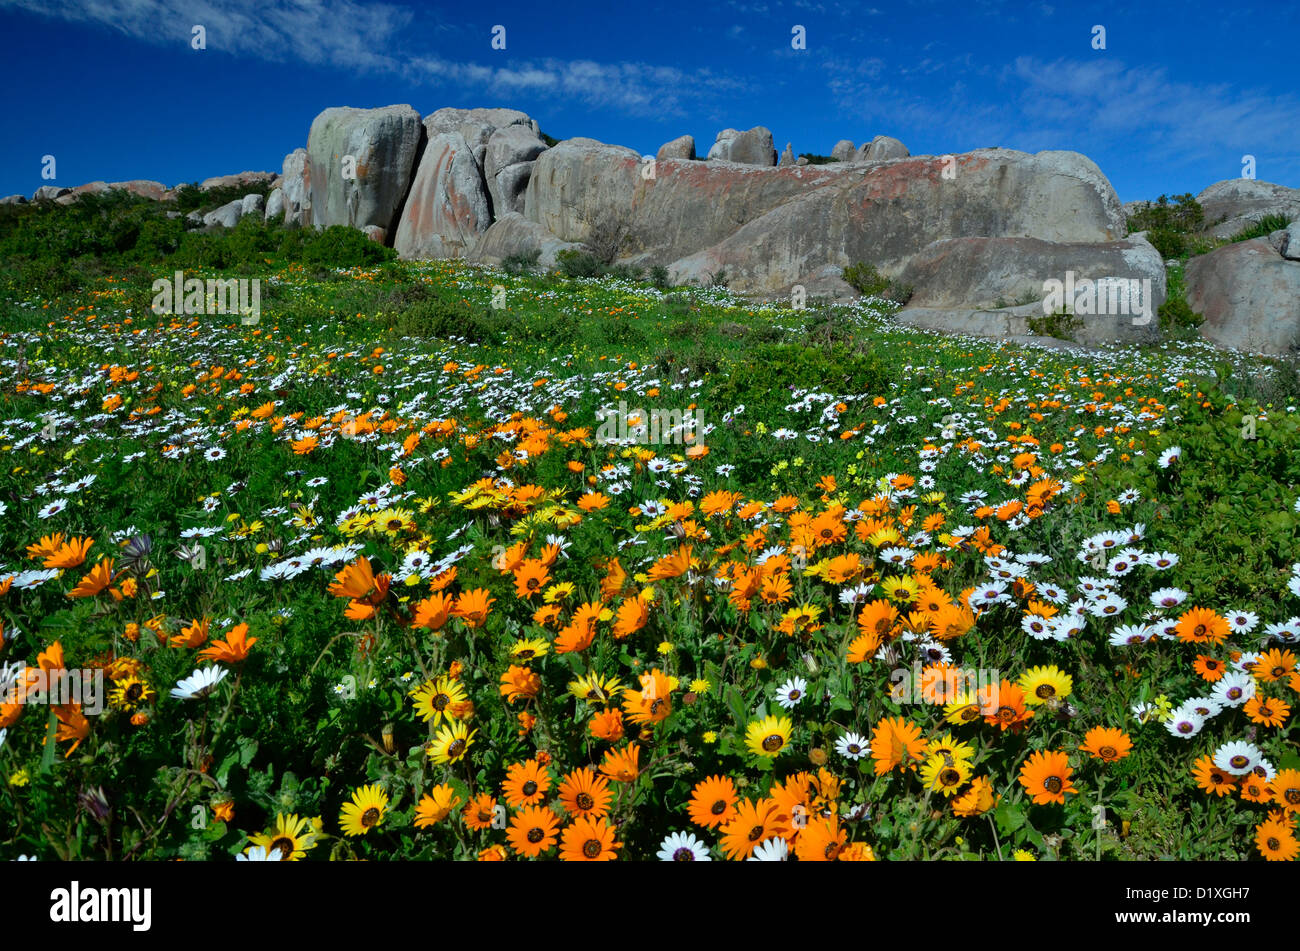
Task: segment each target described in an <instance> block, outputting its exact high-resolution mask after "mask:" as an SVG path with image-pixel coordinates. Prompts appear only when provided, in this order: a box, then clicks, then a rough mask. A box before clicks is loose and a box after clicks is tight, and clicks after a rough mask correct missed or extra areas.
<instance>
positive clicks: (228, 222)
mask: <svg viewBox="0 0 1300 951" xmlns="http://www.w3.org/2000/svg"><path fill="white" fill-rule="evenodd" d="M243 216H244V200H243V199H242V198H236V199H235V200H234V201H232V202H227V203H226V204H224V205H222V206H221V207H220V208H218V209H216V210H215V211H210V212H208V213H207V214H206V215H204V216H203V224H205V225H206V226H207V227H209V228H212V227H215V226H218V225H219V226H221V227H222V228H233V227H234V226H235V225H237V224H239V219H240V218H242V217H243Z"/></svg>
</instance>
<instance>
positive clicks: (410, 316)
mask: <svg viewBox="0 0 1300 951" xmlns="http://www.w3.org/2000/svg"><path fill="white" fill-rule="evenodd" d="M381 320H382V322H383V324H384V327H385V329H387V330H388V331H389V332H391V333H392V334H393V335H394V336H395V337H417V338H426V337H434V338H438V339H445V338H448V337H464V338H465V339H467V340H469V341H471V342H473V343H497V342H499V336H500V334H501V333H502V332H503V331H504V330H505V329H506V320H505V318H503V317H502V316H501V315H500V314H499V312H497V311H494V310H492V309H491V308H490V307H488V308H484V307H474V306H471V305H470V304H467V303H465V302H464V301H449V300H444V299H443V298H441V297H431V298H429V299H426V300H417V301H415V302H414V303H412V304H410V305H408V306H406V307H404V308H402V309H399V310H393V311H385V312H384V313H383V314H381Z"/></svg>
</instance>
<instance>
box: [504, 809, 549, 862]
mask: <svg viewBox="0 0 1300 951" xmlns="http://www.w3.org/2000/svg"><path fill="white" fill-rule="evenodd" d="M559 828H560V819H559V817H558V816H557V815H556V814H555V813H554V812H552V811H551V810H550V809H548V808H546V807H545V806H527V807H525V808H523V809H521V810H519V811H518V812H517V813H515V815H514V816H513V817H512V818H511V820H510V827H509V828H508V829H507V830H506V839H507V841H509V843H510V847H511V848H512V849H514V850H515V851H516V852H517V853H519V854H520V855H522V856H524V857H525V858H530V859H531V858H536V857H537V856H539V855H541V854H542V853H543V852H547V851H550V849H551V848H552V847H553V846H554V845H555V841H556V838H557V833H558V831H559Z"/></svg>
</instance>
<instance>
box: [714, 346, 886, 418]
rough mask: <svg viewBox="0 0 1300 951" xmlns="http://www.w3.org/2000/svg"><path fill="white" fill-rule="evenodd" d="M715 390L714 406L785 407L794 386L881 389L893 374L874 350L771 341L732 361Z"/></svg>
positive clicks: (846, 391)
mask: <svg viewBox="0 0 1300 951" xmlns="http://www.w3.org/2000/svg"><path fill="white" fill-rule="evenodd" d="M721 372H722V373H723V374H724V376H723V378H722V379H720V380H719V381H718V382H717V385H716V386H715V387H714V390H713V399H714V401H715V409H717V408H721V409H724V410H725V409H730V408H731V407H733V406H737V405H740V404H744V405H746V406H757V407H763V408H766V409H770V408H773V407H780V406H784V405H785V404H786V403H788V402H789V401H790V393H791V391H793V390H795V389H815V390H819V391H822V392H831V393H835V394H837V395H851V394H859V393H879V392H881V391H882V390H883V389H884V388H885V387H886V386H887V385H888V381H889V375H888V373H887V371H886V370H885V368H884V366H883V365H882V364H881V363H880V361H879V360H878V359H877V358H876V357H875V356H874V355H872V354H871V353H868V352H863V351H861V350H858V349H855V348H854V347H853V346H851V345H849V344H845V343H835V344H832V345H830V346H826V347H817V346H812V347H810V346H804V345H802V344H792V343H766V344H760V345H758V346H756V347H753V348H750V349H747V350H746V351H745V352H744V353H743V354H741V355H740V356H738V357H735V358H733V359H732V360H730V361H728V363H727V365H726V366H725V367H724V369H723V370H722V371H721Z"/></svg>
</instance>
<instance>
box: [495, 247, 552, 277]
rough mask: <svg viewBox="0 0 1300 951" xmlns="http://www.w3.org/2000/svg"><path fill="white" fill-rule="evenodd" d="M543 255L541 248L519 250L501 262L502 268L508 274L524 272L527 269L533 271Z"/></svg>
mask: <svg viewBox="0 0 1300 951" xmlns="http://www.w3.org/2000/svg"><path fill="white" fill-rule="evenodd" d="M541 256H542V249H541V248H533V249H532V250H531V251H517V252H515V253H514V254H510V255H507V256H506V258H505V259H504V260H503V261H502V262H501V270H503V271H505V272H506V273H507V274H522V273H524V272H525V271H531V270H532V269H533V268H535V267H536V266H537V261H538V259H539V258H540V257H541Z"/></svg>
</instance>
